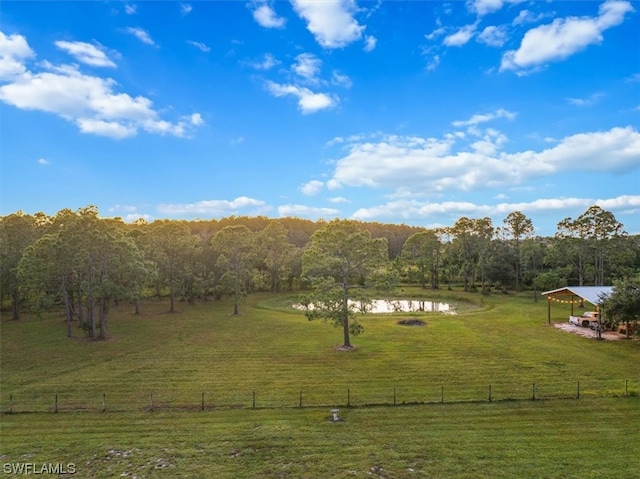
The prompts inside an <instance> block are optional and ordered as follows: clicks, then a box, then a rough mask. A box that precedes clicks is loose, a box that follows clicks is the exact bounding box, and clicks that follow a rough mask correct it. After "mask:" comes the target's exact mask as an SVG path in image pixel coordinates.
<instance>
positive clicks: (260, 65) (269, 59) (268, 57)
mask: <svg viewBox="0 0 640 479" xmlns="http://www.w3.org/2000/svg"><path fill="white" fill-rule="evenodd" d="M278 64H280V61H278V60H276V58H275V57H274V56H273V55H272V54H271V53H265V55H264V58H263V59H262V60H260V61H254V62H247V63H246V65H248V66H250V67H251V68H255V69H256V70H270V69H272V68H273V67H274V66H276V65H278Z"/></svg>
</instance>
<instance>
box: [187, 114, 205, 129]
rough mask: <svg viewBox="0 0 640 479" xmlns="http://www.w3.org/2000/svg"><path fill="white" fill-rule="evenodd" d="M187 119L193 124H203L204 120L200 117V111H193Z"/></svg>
mask: <svg viewBox="0 0 640 479" xmlns="http://www.w3.org/2000/svg"><path fill="white" fill-rule="evenodd" d="M189 121H190V122H191V124H192V125H194V126H200V125H204V120H203V119H202V115H201V114H200V113H193V114H192V115H191V116H189Z"/></svg>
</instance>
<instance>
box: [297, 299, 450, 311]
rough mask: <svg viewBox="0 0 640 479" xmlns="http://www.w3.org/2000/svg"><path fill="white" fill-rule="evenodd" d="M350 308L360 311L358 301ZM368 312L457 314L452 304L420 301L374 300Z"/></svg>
mask: <svg viewBox="0 0 640 479" xmlns="http://www.w3.org/2000/svg"><path fill="white" fill-rule="evenodd" d="M349 306H351V307H353V308H354V309H356V310H357V309H360V304H359V302H358V301H349ZM293 307H294V308H296V309H304V306H302V305H301V304H294V305H293ZM311 308H312V309H313V305H311ZM367 311H368V312H369V313H373V314H385V313H412V312H426V313H445V314H456V312H455V309H454V307H453V305H451V304H448V303H440V302H435V301H423V300H418V299H374V300H372V301H371V304H370V305H369V306H368V307H367Z"/></svg>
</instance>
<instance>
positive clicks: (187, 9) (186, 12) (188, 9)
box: [180, 3, 193, 15]
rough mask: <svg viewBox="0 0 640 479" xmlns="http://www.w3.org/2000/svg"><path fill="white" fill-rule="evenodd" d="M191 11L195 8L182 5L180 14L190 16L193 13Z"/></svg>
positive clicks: (185, 4)
mask: <svg viewBox="0 0 640 479" xmlns="http://www.w3.org/2000/svg"><path fill="white" fill-rule="evenodd" d="M191 10H193V7H192V6H191V5H189V4H188V3H181V4H180V13H182V14H183V15H189V14H190V13H191Z"/></svg>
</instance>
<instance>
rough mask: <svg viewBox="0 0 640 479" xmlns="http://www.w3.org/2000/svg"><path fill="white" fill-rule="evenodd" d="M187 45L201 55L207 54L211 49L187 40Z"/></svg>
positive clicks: (203, 44)
mask: <svg viewBox="0 0 640 479" xmlns="http://www.w3.org/2000/svg"><path fill="white" fill-rule="evenodd" d="M187 43H188V44H189V45H191V46H193V47H196V48H197V49H198V50H200V51H201V52H203V53H208V52H210V51H211V47H210V46H208V45H207V44H205V43H202V42H194V41H193V40H187Z"/></svg>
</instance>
